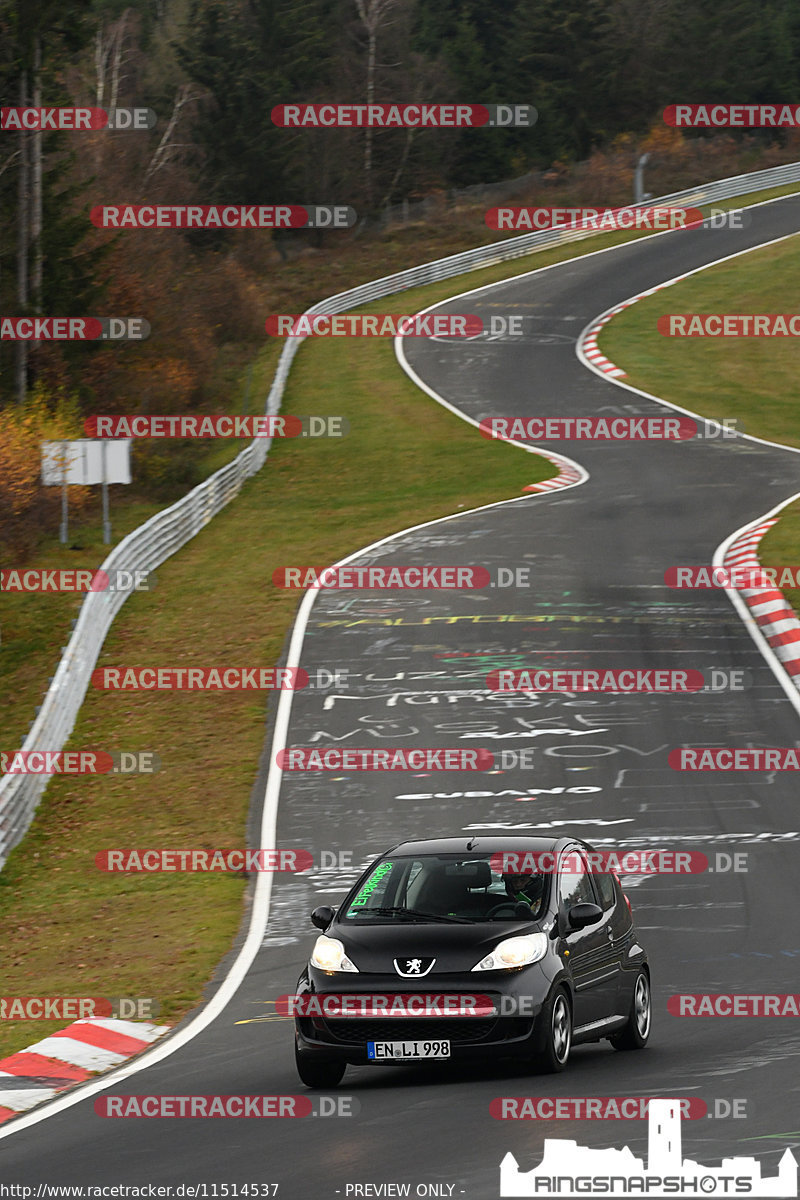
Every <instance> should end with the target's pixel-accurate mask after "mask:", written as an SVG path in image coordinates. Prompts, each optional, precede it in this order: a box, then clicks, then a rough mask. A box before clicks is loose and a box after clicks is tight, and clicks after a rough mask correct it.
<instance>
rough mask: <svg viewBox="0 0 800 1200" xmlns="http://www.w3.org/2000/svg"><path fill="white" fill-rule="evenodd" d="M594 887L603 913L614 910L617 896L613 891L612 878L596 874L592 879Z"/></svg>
mask: <svg viewBox="0 0 800 1200" xmlns="http://www.w3.org/2000/svg"><path fill="white" fill-rule="evenodd" d="M594 885H595V887H596V888H597V891H598V893H599V896H600V904H601V906H602V908H603V911H604V912H608V911H609V909H612V908H614V907H615V905H616V903H617V896H616V893H615V891H614V879H613V876H611V875H609V874H607V873H605V872H598V873H597V874H596V875H595V877H594Z"/></svg>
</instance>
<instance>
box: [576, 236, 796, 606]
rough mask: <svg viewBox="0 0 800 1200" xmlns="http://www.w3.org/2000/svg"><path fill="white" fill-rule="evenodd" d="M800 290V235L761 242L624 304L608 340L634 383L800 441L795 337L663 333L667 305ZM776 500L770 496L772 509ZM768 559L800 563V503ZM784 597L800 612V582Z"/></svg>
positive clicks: (712, 307) (763, 303) (745, 305)
mask: <svg viewBox="0 0 800 1200" xmlns="http://www.w3.org/2000/svg"><path fill="white" fill-rule="evenodd" d="M798 290H800V236H797V237H793V238H789V239H788V240H785V241H782V242H778V243H777V244H776V245H774V246H768V247H767V248H766V249H764V250H754V251H752V252H751V253H749V254H744V255H741V256H739V257H738V258H736V259H732V260H730V261H729V262H726V263H722V264H721V265H720V266H717V267H709V268H708V270H705V271H700V272H698V274H696V275H693V276H690V277H689V278H688V279H685V280H683V281H681V282H680V283H676V284H674V285H673V286H672V287H670V288H667V289H665V290H664V291H661V292H657V293H656V294H655V295H654V296H649V297H647V298H646V299H644V300H640V301H639V302H638V303H636V304H634V305H632V306H631V307H630V308H627V309H625V310H624V311H623V312H621V313H620V314H619V315H618V316H615V317H614V319H613V320H612V321H611V322H610V323H609V324H608V325H607V326H606V327H605V328H604V330H603V332H602V334H601V335H600V338H599V345H600V348H601V349H602V351H603V353H604V354H606V355H607V356H608V357H609V358H610V359H611V360H612V362H614V363H616V364H617V365H618V366H621V367H623V368H624V369H625V371H626V380H625V382H626V383H630V384H632V385H633V386H634V387H638V388H641V389H642V390H643V391H646V392H650V393H651V394H652V395H654V396H659V397H661V398H663V399H664V400H669V401H671V402H672V403H673V404H680V405H682V406H683V407H685V408H688V409H691V410H692V411H693V412H697V413H700V414H701V415H702V416H706V417H713V418H714V419H715V420H720V419H722V418H724V417H735V418H736V419H737V421H738V422H739V428H743V429H744V431H745V432H746V433H749V434H752V435H753V436H754V437H759V438H765V439H766V440H768V441H774V442H779V443H781V444H782V445H786V446H796V447H800V418H798V412H797V376H798V366H799V356H800V343H798V340H797V339H796V338H791V337H785V338H784V337H776V338H680V337H674V338H670V337H665V336H662V335H661V334H660V333H658V331H657V329H656V321H657V320H658V318H659V316H661V315H662V314H664V313H789V312H794V311H796V308H797V303H796V300H797V295H798ZM766 507H767V504H766V501H765V508H766ZM759 558H760V559H761V561H762V562H763V563H764V564H765V565H770V566H796V565H797V564H798V563H800V502H796V503H795V504H792V505H790V506H789V507H788V508H786V509H784V510H783V512H782V513H781V516H780V519H779V521H778V524H777V525H775V526H773V528H772V529H771V530H769V532H768V533H767V534H766V535H765V537H764V538H763V539H762V541H761V543H760V548H759ZM783 590H784V595H785V596H786V598H787V600H788V601H789V603H790V604H792V606H793V607H794V609H795V611H796V612H798V613H800V589H796V588H792V589H789V588H786V589H783Z"/></svg>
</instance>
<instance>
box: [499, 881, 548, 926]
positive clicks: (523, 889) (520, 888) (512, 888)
mask: <svg viewBox="0 0 800 1200" xmlns="http://www.w3.org/2000/svg"><path fill="white" fill-rule="evenodd" d="M503 883H504V884H505V887H506V895H507V896H508V897H509V899H510V900H514V901H515V902H517V903H519V902H521V903H523V904H528V905H530V908H531V915H532V916H534V917H538V916H539V911H540V909H541V906H542V898H543V896H544V875H534V874H528V875H513V874H511V873H507V874H505V875H503Z"/></svg>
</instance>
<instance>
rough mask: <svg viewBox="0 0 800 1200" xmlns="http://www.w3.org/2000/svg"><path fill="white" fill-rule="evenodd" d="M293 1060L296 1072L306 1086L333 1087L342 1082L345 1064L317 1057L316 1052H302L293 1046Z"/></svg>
mask: <svg viewBox="0 0 800 1200" xmlns="http://www.w3.org/2000/svg"><path fill="white" fill-rule="evenodd" d="M294 1061H295V1064H296V1066H297V1074H298V1075H299V1076H300V1079H301V1080H302V1082H303V1083H304V1084H305V1085H306V1087H310V1088H333V1087H336V1086H337V1085H338V1084H340V1083H341V1082H342V1076H343V1075H344V1072H345V1064H344V1063H340V1062H336V1061H335V1060H333V1059H330V1058H328V1059H325V1058H322V1059H318V1058H317V1056H316V1054H303V1053H302V1051H300V1050H298V1049H297V1047H296V1046H295V1049H294Z"/></svg>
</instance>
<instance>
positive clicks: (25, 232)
mask: <svg viewBox="0 0 800 1200" xmlns="http://www.w3.org/2000/svg"><path fill="white" fill-rule="evenodd" d="M27 105H28V72H27V71H26V70H25V68H24V67H23V69H22V70H21V71H20V77H19V106H20V108H26V107H27ZM29 137H30V134H29V133H27V132H26V131H25V130H24V129H21V130H20V132H19V178H18V180H17V302H18V304H19V306H20V312H24V311H25V310H26V308H27V306H28V247H29V243H30V208H29V205H30V170H31V168H30V148H29V145H28V138H29ZM15 349H16V356H15V362H14V382H15V387H16V392H17V403H18V404H20V405H23V404H24V403H25V396H26V393H27V390H28V343H27V342H26V341H25V339H24V338H20V340H19V341H18V342H17V343H16V347H15Z"/></svg>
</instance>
